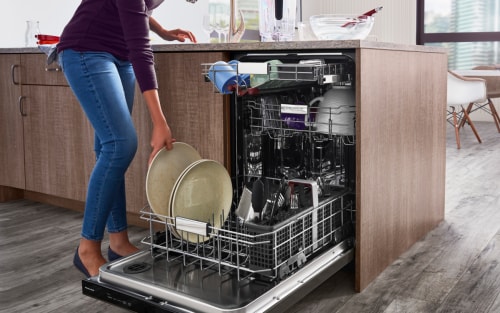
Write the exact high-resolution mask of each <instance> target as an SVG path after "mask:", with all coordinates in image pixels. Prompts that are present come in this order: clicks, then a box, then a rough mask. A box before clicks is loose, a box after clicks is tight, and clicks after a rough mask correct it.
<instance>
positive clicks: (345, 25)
mask: <svg viewBox="0 0 500 313" xmlns="http://www.w3.org/2000/svg"><path fill="white" fill-rule="evenodd" d="M382 8H383V7H376V8H374V9H371V10H370V11H368V12H365V13H363V14H361V15H360V16H359V18H363V17H364V16H372V15H373V14H375V13H377V12H379V11H381V10H382ZM355 24H356V23H353V22H348V23H345V24H344V25H342V27H350V26H353V25H355Z"/></svg>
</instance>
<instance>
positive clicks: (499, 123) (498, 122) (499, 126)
mask: <svg viewBox="0 0 500 313" xmlns="http://www.w3.org/2000/svg"><path fill="white" fill-rule="evenodd" d="M488 104H489V105H490V111H491V115H493V120H494V121H495V125H496V126H497V130H498V132H499V133H500V117H498V112H497V109H496V108H495V105H494V104H493V102H492V101H491V99H490V98H488Z"/></svg>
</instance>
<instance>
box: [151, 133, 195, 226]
mask: <svg viewBox="0 0 500 313" xmlns="http://www.w3.org/2000/svg"><path fill="white" fill-rule="evenodd" d="M200 159H201V156H200V154H199V153H198V152H197V151H196V149H194V148H193V147H192V146H190V145H188V144H187V143H183V142H174V143H173V148H172V149H171V150H167V149H165V148H163V149H161V150H160V151H159V152H158V153H157V154H156V155H155V157H154V158H153V161H152V162H151V165H150V166H149V168H148V173H147V176H146V196H147V199H148V203H149V206H150V207H151V209H152V210H153V212H154V213H156V214H157V215H158V217H159V218H160V219H162V220H163V221H165V220H166V217H168V216H170V207H169V203H170V195H171V193H172V192H173V190H174V185H175V182H176V181H177V179H178V178H179V176H180V175H181V173H182V172H183V171H184V170H185V169H186V168H187V167H188V166H189V165H191V164H192V163H193V162H196V161H198V160H200Z"/></svg>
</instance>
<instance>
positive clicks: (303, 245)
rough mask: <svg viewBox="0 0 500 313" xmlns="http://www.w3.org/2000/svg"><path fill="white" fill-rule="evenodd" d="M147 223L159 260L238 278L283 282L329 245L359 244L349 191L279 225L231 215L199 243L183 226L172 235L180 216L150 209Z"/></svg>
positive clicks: (149, 240)
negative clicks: (188, 236) (189, 237)
mask: <svg viewBox="0 0 500 313" xmlns="http://www.w3.org/2000/svg"><path fill="white" fill-rule="evenodd" d="M141 219H143V220H146V221H148V223H149V226H150V227H149V228H150V234H149V236H147V237H145V238H144V239H143V240H142V243H144V244H147V245H149V246H150V248H151V253H152V254H153V256H155V257H159V256H163V257H165V258H166V259H167V261H174V260H177V261H181V262H183V264H184V265H185V266H188V265H194V266H197V267H199V268H200V269H201V270H212V271H215V272H218V274H219V275H226V274H230V275H236V277H237V279H238V280H244V279H256V278H259V279H264V280H266V281H279V280H281V279H283V278H284V277H286V276H287V275H289V274H290V273H292V272H294V271H295V270H297V269H298V268H300V267H301V266H302V265H303V264H304V263H305V262H307V261H308V260H309V259H310V258H312V257H313V256H314V255H315V254H316V253H318V252H320V251H322V250H324V249H326V248H328V247H332V246H337V245H339V246H340V244H341V243H342V247H346V249H347V248H351V247H352V246H353V245H354V224H353V222H354V220H355V205H354V198H353V196H352V194H350V193H348V192H347V191H345V192H339V193H338V194H337V195H335V196H332V197H330V198H328V199H326V200H323V201H321V202H320V203H319V205H318V206H317V207H310V208H308V209H306V210H303V211H302V212H298V213H297V214H296V215H294V216H292V217H291V218H289V219H288V220H286V221H283V222H281V223H279V224H277V225H273V226H267V225H259V224H254V223H250V222H243V221H242V220H241V219H239V218H238V217H236V215H234V214H233V213H230V214H229V217H228V218H227V219H226V222H225V223H224V224H223V226H222V227H220V228H216V227H213V226H210V225H212V224H213V223H206V229H207V234H204V235H207V236H209V237H210V239H209V240H206V241H204V240H203V239H202V238H203V235H199V240H198V242H196V243H194V242H188V241H186V240H184V239H182V237H183V236H182V232H184V231H186V230H180V229H179V228H178V227H177V232H178V234H181V236H176V235H175V234H174V232H172V229H174V228H175V227H176V223H177V222H178V220H176V218H172V217H168V216H162V215H158V214H155V213H154V212H152V210H151V209H150V208H149V206H146V207H145V208H144V209H143V210H141ZM193 222H195V223H200V222H198V221H193ZM159 234H160V235H159ZM163 236H164V237H163ZM159 237H160V238H159ZM179 237H180V238H179Z"/></svg>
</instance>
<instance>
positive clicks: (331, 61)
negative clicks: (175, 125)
mask: <svg viewBox="0 0 500 313" xmlns="http://www.w3.org/2000/svg"><path fill="white" fill-rule="evenodd" d="M235 59H237V60H238V61H237V62H233V63H232V64H231V68H232V70H233V71H235V73H236V76H235V77H236V78H235V80H234V85H233V86H231V88H232V89H231V95H230V98H231V105H230V111H231V113H230V115H231V118H230V120H231V122H230V134H231V135H230V146H231V165H230V174H231V175H230V176H231V182H232V186H233V203H232V206H231V209H230V212H224V213H223V214H221V216H213V217H212V218H211V220H208V221H194V220H186V219H183V218H182V217H179V216H178V217H172V216H159V215H158V214H156V213H154V212H153V211H152V210H151V209H150V208H149V207H148V206H146V207H145V208H144V209H143V210H142V211H141V213H142V216H141V218H143V219H144V220H146V221H147V222H148V223H149V225H150V227H149V235H148V236H146V237H145V238H144V239H143V241H142V242H143V243H144V244H146V245H147V246H148V247H149V249H147V250H145V251H142V252H140V253H137V254H135V255H132V256H129V257H126V258H122V259H119V260H117V261H114V262H110V263H108V264H106V265H104V266H103V267H102V268H101V270H100V274H99V276H97V277H93V278H90V279H87V280H84V281H83V293H84V294H86V295H88V296H92V297H95V298H98V299H100V300H103V301H106V302H109V303H113V304H115V305H118V306H121V307H124V308H127V309H130V310H132V311H136V312H217V313H218V312H271V311H276V312H278V311H283V310H286V308H287V307H288V306H289V305H290V303H293V301H296V300H297V297H298V298H300V296H299V295H301V296H304V295H305V294H307V292H304V289H307V290H309V291H310V290H312V288H314V287H316V286H317V285H319V284H320V283H321V282H323V281H324V280H325V279H327V278H328V277H329V276H331V275H332V274H333V273H335V272H336V271H338V270H340V269H341V268H342V267H344V266H345V265H346V264H348V263H350V262H352V260H353V255H354V252H353V250H354V245H355V241H354V237H355V229H354V228H355V214H356V205H355V194H354V190H355V148H356V136H355V120H356V119H355V111H356V110H355V109H356V108H355V101H354V98H355V86H354V85H355V84H354V82H355V77H354V76H355V64H354V53H353V52H349V51H341V52H336V53H309V54H266V53H261V54H242V55H235ZM211 71H212V72H211ZM202 73H203V75H204V77H206V80H207V81H211V80H212V81H213V80H214V78H215V77H216V75H217V70H216V68H215V67H214V66H213V64H202ZM212 86H213V87H212ZM212 86H210V84H207V88H214V91H215V92H221V93H227V92H225V91H224V90H218V89H217V85H216V84H213V85H212ZM217 219H218V220H217ZM216 220H217V222H216ZM214 225H221V226H220V227H216V226H214Z"/></svg>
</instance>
